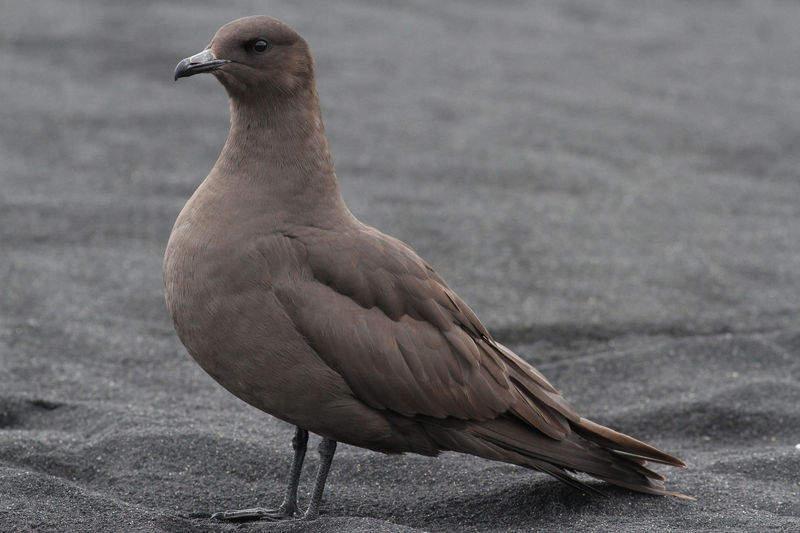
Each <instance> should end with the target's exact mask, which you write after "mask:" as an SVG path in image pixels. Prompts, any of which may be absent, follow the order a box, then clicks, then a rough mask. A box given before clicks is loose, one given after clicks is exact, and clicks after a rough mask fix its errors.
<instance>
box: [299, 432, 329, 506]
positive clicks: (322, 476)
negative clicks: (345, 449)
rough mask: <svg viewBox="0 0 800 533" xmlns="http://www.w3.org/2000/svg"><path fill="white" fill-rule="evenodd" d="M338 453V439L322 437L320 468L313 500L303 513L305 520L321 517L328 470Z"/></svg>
mask: <svg viewBox="0 0 800 533" xmlns="http://www.w3.org/2000/svg"><path fill="white" fill-rule="evenodd" d="M334 453H336V441H335V440H331V439H326V438H324V437H323V438H322V442H320V443H319V470H317V479H316V480H315V481H314V492H313V493H312V494H311V502H310V503H309V504H308V510H306V514H304V515H303V520H316V519H317V517H319V504H320V502H321V501H322V491H323V490H325V481H326V480H327V479H328V471H329V470H330V469H331V463H332V462H333V454H334Z"/></svg>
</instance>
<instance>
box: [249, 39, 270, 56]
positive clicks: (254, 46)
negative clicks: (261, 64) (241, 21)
mask: <svg viewBox="0 0 800 533" xmlns="http://www.w3.org/2000/svg"><path fill="white" fill-rule="evenodd" d="M271 46H272V45H271V44H269V41H265V40H264V39H256V40H255V41H250V43H249V46H248V48H250V50H252V51H253V52H255V53H257V54H262V53H264V52H266V51H267V50H269V49H270V47H271Z"/></svg>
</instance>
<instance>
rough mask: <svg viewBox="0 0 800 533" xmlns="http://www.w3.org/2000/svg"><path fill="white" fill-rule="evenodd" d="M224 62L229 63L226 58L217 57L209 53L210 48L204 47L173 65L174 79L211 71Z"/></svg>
mask: <svg viewBox="0 0 800 533" xmlns="http://www.w3.org/2000/svg"><path fill="white" fill-rule="evenodd" d="M225 63H230V61H229V60H228V59H217V58H216V57H214V54H213V53H211V50H208V49H206V50H203V51H202V52H200V53H199V54H195V55H193V56H192V57H187V58H186V59H183V60H181V62H180V63H178V66H176V67H175V79H176V80H177V79H178V78H187V77H189V76H194V75H195V74H200V73H201V72H211V71H212V70H217V69H218V68H219V67H221V66H222V65H224V64H225Z"/></svg>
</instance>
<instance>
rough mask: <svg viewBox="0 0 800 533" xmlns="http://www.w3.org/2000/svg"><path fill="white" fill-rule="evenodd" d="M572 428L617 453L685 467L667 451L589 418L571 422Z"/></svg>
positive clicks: (684, 464) (582, 435)
mask: <svg viewBox="0 0 800 533" xmlns="http://www.w3.org/2000/svg"><path fill="white" fill-rule="evenodd" d="M572 428H573V429H574V430H575V432H576V433H577V434H578V435H580V436H581V437H583V438H585V439H587V440H590V441H592V442H594V443H596V444H599V445H600V446H603V447H605V448H608V449H610V450H612V451H614V452H616V453H618V454H625V455H629V456H633V457H641V458H642V459H648V460H650V461H654V462H656V463H663V464H667V465H672V466H677V467H680V468H686V463H684V462H683V461H681V460H680V459H678V458H677V457H673V456H672V455H669V454H667V453H664V452H662V451H661V450H658V449H656V448H653V447H652V446H650V445H649V444H645V443H644V442H642V441H640V440H636V439H634V438H633V437H629V436H628V435H625V434H624V433H620V432H618V431H614V430H613V429H611V428H607V427H605V426H601V425H600V424H597V423H595V422H592V421H591V420H587V419H585V418H581V419H580V420H579V421H578V423H577V424H575V423H573V424H572Z"/></svg>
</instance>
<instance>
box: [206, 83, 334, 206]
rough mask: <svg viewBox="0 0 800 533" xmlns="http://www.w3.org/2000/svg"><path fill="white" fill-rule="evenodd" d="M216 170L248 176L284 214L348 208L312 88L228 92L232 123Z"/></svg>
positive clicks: (244, 177)
mask: <svg viewBox="0 0 800 533" xmlns="http://www.w3.org/2000/svg"><path fill="white" fill-rule="evenodd" d="M215 170H218V171H222V172H219V173H218V174H223V175H226V176H233V177H235V179H239V180H244V181H248V182H250V183H251V185H253V186H255V187H256V188H257V189H258V190H259V191H261V192H262V193H264V195H265V196H266V197H269V198H272V199H275V200H276V201H277V202H278V203H280V205H276V206H272V207H274V208H281V209H282V210H285V211H286V212H287V214H291V215H295V214H296V215H300V216H302V217H308V216H309V215H311V214H313V213H312V212H318V214H319V215H321V216H323V217H325V216H331V213H336V212H347V213H348V214H349V211H347V208H346V207H345V205H344V200H343V199H342V196H341V193H340V192H339V186H338V183H337V180H336V173H335V171H334V167H333V157H332V156H331V151H330V147H329V146H328V138H327V136H326V135H325V127H324V126H323V124H322V116H321V113H320V108H319V99H318V96H317V93H316V90H314V89H310V90H307V91H304V92H302V93H299V94H297V95H294V96H291V97H281V98H276V99H264V100H260V101H242V100H240V99H235V98H232V99H231V129H230V133H229V135H228V140H227V141H226V143H225V147H224V148H223V150H222V153H221V154H220V157H219V160H218V161H217V164H216V167H215Z"/></svg>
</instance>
